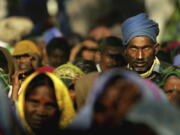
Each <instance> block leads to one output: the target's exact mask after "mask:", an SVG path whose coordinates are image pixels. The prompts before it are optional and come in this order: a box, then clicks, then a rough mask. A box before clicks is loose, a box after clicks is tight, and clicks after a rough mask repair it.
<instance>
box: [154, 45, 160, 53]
mask: <svg viewBox="0 0 180 135" xmlns="http://www.w3.org/2000/svg"><path fill="white" fill-rule="evenodd" d="M154 49H155V55H156V54H157V53H158V52H159V50H160V44H159V43H157V44H156V45H155V47H154Z"/></svg>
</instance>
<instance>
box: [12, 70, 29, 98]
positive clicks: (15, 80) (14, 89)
mask: <svg viewBox="0 0 180 135" xmlns="http://www.w3.org/2000/svg"><path fill="white" fill-rule="evenodd" d="M25 72H26V70H19V71H16V72H15V73H14V75H13V76H12V95H11V98H12V99H13V100H17V98H18V92H19V88H20V87H21V83H22V80H20V79H19V75H20V74H24V73H25Z"/></svg>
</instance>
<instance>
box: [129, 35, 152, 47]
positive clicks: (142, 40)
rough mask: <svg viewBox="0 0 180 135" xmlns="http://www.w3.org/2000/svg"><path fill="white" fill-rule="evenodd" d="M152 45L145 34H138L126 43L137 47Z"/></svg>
mask: <svg viewBox="0 0 180 135" xmlns="http://www.w3.org/2000/svg"><path fill="white" fill-rule="evenodd" d="M147 45H148V46H149V45H151V46H153V45H154V44H153V42H152V40H151V39H150V38H149V37H146V36H138V37H134V38H133V39H131V40H130V42H129V43H128V47H129V46H137V47H143V46H147Z"/></svg>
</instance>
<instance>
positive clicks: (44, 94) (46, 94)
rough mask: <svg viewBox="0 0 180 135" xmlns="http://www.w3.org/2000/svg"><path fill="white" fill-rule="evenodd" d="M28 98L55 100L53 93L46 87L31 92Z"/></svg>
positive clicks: (42, 86)
mask: <svg viewBox="0 0 180 135" xmlns="http://www.w3.org/2000/svg"><path fill="white" fill-rule="evenodd" d="M29 97H46V98H51V99H55V91H54V90H53V88H51V87H49V86H48V85H40V86H37V87H35V88H34V89H32V90H31V93H30V95H29Z"/></svg>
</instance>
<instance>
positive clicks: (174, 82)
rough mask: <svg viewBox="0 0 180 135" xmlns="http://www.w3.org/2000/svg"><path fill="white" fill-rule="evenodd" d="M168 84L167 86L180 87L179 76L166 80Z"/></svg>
mask: <svg viewBox="0 0 180 135" xmlns="http://www.w3.org/2000/svg"><path fill="white" fill-rule="evenodd" d="M166 83H167V84H171V85H178V86H179V87H180V79H179V78H178V77H177V76H175V75H172V76H170V77H169V78H168V79H167V80H166Z"/></svg>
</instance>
